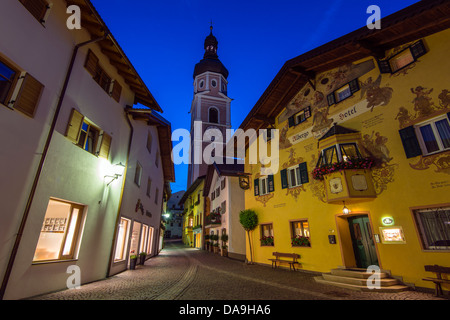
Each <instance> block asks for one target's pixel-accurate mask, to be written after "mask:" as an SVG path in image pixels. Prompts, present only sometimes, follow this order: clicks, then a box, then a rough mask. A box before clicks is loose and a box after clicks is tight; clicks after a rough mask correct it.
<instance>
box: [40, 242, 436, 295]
mask: <svg viewBox="0 0 450 320" xmlns="http://www.w3.org/2000/svg"><path fill="white" fill-rule="evenodd" d="M314 276H315V275H314V274H310V273H307V272H302V271H297V272H293V271H289V270H285V269H272V268H270V267H267V266H261V265H246V264H244V263H243V262H240V261H236V260H232V259H228V258H224V257H221V256H220V255H217V254H213V253H209V252H205V251H202V250H197V249H192V248H187V247H186V246H184V245H183V244H181V243H180V242H168V243H167V244H166V247H165V249H164V250H163V251H162V252H161V253H160V255H159V256H157V257H154V258H152V259H149V260H147V261H146V263H145V265H144V266H137V268H136V270H128V271H125V272H123V273H120V274H118V275H115V276H113V277H111V278H108V279H105V280H102V281H97V282H94V283H90V284H86V285H83V286H82V287H81V288H80V289H78V290H64V291H60V292H56V293H51V294H47V295H42V296H39V297H34V298H33V300H442V299H439V298H437V297H434V296H433V294H428V293H423V292H417V291H406V292H401V293H374V292H358V291H354V290H348V289H344V288H339V287H334V286H329V285H325V284H318V283H316V282H315V281H314Z"/></svg>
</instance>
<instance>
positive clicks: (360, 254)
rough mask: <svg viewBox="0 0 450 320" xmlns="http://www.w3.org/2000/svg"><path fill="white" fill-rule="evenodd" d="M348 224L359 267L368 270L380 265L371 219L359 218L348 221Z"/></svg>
mask: <svg viewBox="0 0 450 320" xmlns="http://www.w3.org/2000/svg"><path fill="white" fill-rule="evenodd" d="M348 223H349V227H350V234H351V236H352V243H353V250H354V253H355V260H356V264H357V267H358V268H367V267H369V266H371V265H378V258H377V252H376V249H375V241H374V238H373V234H372V227H371V225H370V221H369V218H368V217H367V216H358V217H354V218H350V219H348Z"/></svg>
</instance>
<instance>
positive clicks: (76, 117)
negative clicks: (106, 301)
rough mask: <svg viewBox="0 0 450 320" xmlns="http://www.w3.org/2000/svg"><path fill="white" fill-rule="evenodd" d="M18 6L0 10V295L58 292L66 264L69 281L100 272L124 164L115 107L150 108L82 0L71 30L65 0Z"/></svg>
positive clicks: (120, 116) (125, 139)
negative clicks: (79, 23)
mask: <svg viewBox="0 0 450 320" xmlns="http://www.w3.org/2000/svg"><path fill="white" fill-rule="evenodd" d="M30 3H31V2H24V4H22V2H20V1H16V0H5V1H4V3H2V8H3V9H2V10H1V11H0V78H1V79H0V98H1V100H0V122H1V124H2V127H1V131H2V135H1V136H2V143H3V148H2V153H1V155H0V161H1V164H2V167H3V168H6V170H2V173H1V179H0V188H1V190H2V192H1V193H0V200H1V201H2V203H3V209H2V211H1V213H0V221H1V222H0V243H1V244H2V245H1V247H0V277H1V281H2V285H1V290H0V298H1V299H20V298H25V297H30V296H35V295H39V294H43V293H47V292H51V291H56V290H61V289H65V288H67V286H68V282H67V280H68V277H69V276H70V274H68V273H67V271H68V270H73V269H71V268H73V266H75V267H76V269H77V270H78V271H75V273H76V274H74V276H76V277H78V278H79V281H80V283H81V284H82V283H87V282H92V281H96V280H99V279H103V278H105V277H106V276H107V275H108V269H109V266H110V261H111V257H112V256H113V254H112V253H113V247H114V246H113V243H114V239H115V230H116V228H118V224H119V210H120V208H121V202H122V194H125V192H124V183H123V177H124V174H125V172H126V171H127V170H125V168H124V167H127V166H129V165H130V164H129V163H128V162H127V160H128V159H129V158H130V157H129V150H131V149H130V135H131V133H132V132H131V129H130V126H129V123H128V120H127V116H126V115H125V112H124V109H125V107H126V106H127V105H133V104H135V103H142V104H143V105H146V106H148V107H150V108H152V109H154V110H157V111H161V109H160V107H159V106H158V105H157V103H156V101H154V99H153V97H152V96H151V93H150V92H149V91H148V89H147V87H146V86H145V84H144V83H143V82H142V80H141V79H140V77H139V75H138V74H137V73H136V71H135V70H134V68H133V66H132V65H131V63H130V62H129V60H128V59H127V57H126V56H125V54H124V53H123V52H122V50H121V49H120V47H119V45H118V44H117V42H116V40H115V39H114V37H113V36H112V35H111V34H110V33H109V32H108V28H107V27H106V25H105V24H104V23H103V21H102V20H101V18H100V16H99V15H98V13H97V12H96V11H95V8H94V7H93V6H92V4H91V3H90V1H88V0H86V1H83V6H82V8H81V14H82V29H81V30H76V29H74V30H70V29H68V28H67V25H66V21H67V19H68V18H69V16H70V15H69V14H67V13H66V11H67V3H66V2H65V1H62V0H55V1H53V2H52V3H47V2H46V1H40V2H39V3H37V2H36V3H35V2H33V4H34V5H36V6H33V5H30ZM11 26H15V28H16V29H14V32H12V29H11ZM119 57H120V59H119ZM117 59H119V60H120V62H119V61H118V60H117ZM125 70H127V71H125ZM131 170H132V169H131ZM128 171H129V170H128ZM160 180H161V178H160ZM160 180H158V182H157V183H161V181H160ZM162 185H163V184H162ZM161 194H162V191H161ZM159 214H160V212H159ZM155 215H156V212H155ZM158 226H159V225H158Z"/></svg>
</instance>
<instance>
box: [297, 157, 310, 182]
mask: <svg viewBox="0 0 450 320" xmlns="http://www.w3.org/2000/svg"><path fill="white" fill-rule="evenodd" d="M299 168H300V183H301V184H304V183H308V182H309V177H308V167H307V165H306V162H303V163H300V165H299Z"/></svg>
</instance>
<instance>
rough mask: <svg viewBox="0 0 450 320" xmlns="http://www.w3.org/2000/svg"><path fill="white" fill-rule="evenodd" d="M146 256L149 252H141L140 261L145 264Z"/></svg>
mask: <svg viewBox="0 0 450 320" xmlns="http://www.w3.org/2000/svg"><path fill="white" fill-rule="evenodd" d="M146 257H147V253H146V252H141V253H139V263H140V264H142V265H143V264H144V263H145V258H146Z"/></svg>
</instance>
